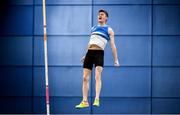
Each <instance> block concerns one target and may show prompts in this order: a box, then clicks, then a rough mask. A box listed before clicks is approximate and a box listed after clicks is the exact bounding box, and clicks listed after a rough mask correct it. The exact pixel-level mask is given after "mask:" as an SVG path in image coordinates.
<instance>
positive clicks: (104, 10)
mask: <svg viewBox="0 0 180 115" xmlns="http://www.w3.org/2000/svg"><path fill="white" fill-rule="evenodd" d="M100 12H104V13H105V14H106V16H107V17H108V13H107V11H106V10H103V9H101V10H99V13H100Z"/></svg>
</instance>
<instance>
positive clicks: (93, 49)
mask: <svg viewBox="0 0 180 115" xmlns="http://www.w3.org/2000/svg"><path fill="white" fill-rule="evenodd" d="M107 19H108V13H107V11H105V10H99V14H98V25H95V26H93V27H92V29H91V37H90V40H89V44H88V51H87V53H86V56H84V57H82V59H81V61H82V62H83V68H84V69H83V86H82V91H83V100H82V101H81V103H80V104H79V105H76V108H79V109H80V108H86V107H89V103H88V90H89V76H90V75H91V71H92V68H93V65H95V80H96V97H95V100H94V103H93V105H94V106H97V107H98V106H100V99H99V96H100V91H101V73H102V70H103V65H104V48H105V46H106V43H107V42H108V41H109V42H110V45H111V49H112V53H113V57H114V65H115V66H119V61H118V56H117V50H116V45H115V41H114V32H113V30H112V28H111V27H109V26H108V25H106V22H107Z"/></svg>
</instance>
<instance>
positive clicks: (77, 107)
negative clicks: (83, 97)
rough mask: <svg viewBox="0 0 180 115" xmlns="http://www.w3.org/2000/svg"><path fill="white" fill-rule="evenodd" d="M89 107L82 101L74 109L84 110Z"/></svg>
mask: <svg viewBox="0 0 180 115" xmlns="http://www.w3.org/2000/svg"><path fill="white" fill-rule="evenodd" d="M86 107H89V103H88V102H84V101H82V102H81V103H80V104H79V105H76V107H75V108H76V109H82V108H86Z"/></svg>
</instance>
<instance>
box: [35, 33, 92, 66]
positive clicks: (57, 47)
mask: <svg viewBox="0 0 180 115" xmlns="http://www.w3.org/2000/svg"><path fill="white" fill-rule="evenodd" d="M88 41H89V36H49V37H48V42H47V44H48V55H49V57H48V62H49V65H61V66H62V65H63V66H66V65H68V66H73V65H80V66H82V63H81V62H80V60H81V58H82V56H84V55H85V53H86V50H87V44H88ZM43 48H44V46H43V37H39V36H38V37H35V43H34V49H35V51H34V64H35V65H44V50H43Z"/></svg>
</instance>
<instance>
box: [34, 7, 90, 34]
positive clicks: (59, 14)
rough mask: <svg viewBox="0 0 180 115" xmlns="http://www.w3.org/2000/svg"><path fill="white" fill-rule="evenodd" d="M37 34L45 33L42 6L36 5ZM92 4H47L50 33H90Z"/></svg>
mask: <svg viewBox="0 0 180 115" xmlns="http://www.w3.org/2000/svg"><path fill="white" fill-rule="evenodd" d="M34 20H35V23H34V33H35V35H43V23H42V20H43V19H42V7H40V6H36V7H35V17H34ZM90 29H91V6H71V7H69V6H47V34H48V35H89V34H90Z"/></svg>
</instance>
